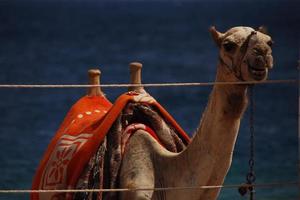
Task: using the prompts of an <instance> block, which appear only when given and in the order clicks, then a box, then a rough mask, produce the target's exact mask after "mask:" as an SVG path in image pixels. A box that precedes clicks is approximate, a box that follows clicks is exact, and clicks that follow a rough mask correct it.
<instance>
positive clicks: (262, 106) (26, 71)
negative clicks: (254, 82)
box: [0, 0, 300, 200]
mask: <svg viewBox="0 0 300 200" xmlns="http://www.w3.org/2000/svg"><path fill="white" fill-rule="evenodd" d="M299 5H300V2H299V1H290V0H286V1H284V0H274V1H273V0H272V1H271V0H263V1H250V0H243V1H217V0H214V1H205V0H203V1H202V0H199V1H167V0H165V1H150V0H149V1H106V2H105V1H97V2H96V1H71V0H70V1H57V0H56V1H42V0H40V1H25V0H24V1H3V0H1V1H0V69H1V73H0V84H85V83H86V82H87V77H86V76H87V75H86V73H87V70H88V69H89V68H90V67H95V66H100V69H101V71H102V83H103V84H106V83H127V82H128V80H129V72H128V63H129V62H131V61H141V62H142V63H143V64H144V68H143V82H144V83H159V82H205V81H213V80H214V76H215V71H216V64H217V48H216V47H215V45H214V44H213V42H212V40H211V38H210V36H209V34H208V31H207V30H208V27H209V26H210V25H216V27H217V28H218V29H219V30H220V31H225V30H226V29H228V28H230V27H233V26H237V25H245V26H252V27H258V26H260V25H266V26H267V27H268V28H269V32H270V34H271V35H272V37H273V40H274V41H275V45H274V50H273V52H274V59H275V66H274V70H273V71H272V72H271V74H270V79H296V78H297V69H296V66H297V60H298V59H299V30H300V14H299V13H300V6H299ZM210 90H211V88H210V87H178V88H151V89H150V88H149V89H148V91H149V92H150V93H151V94H152V95H153V96H154V97H155V98H156V99H157V100H158V101H159V102H161V104H162V105H164V106H165V107H166V108H167V110H169V112H170V113H172V114H173V115H174V117H175V118H176V119H177V120H178V122H179V123H180V124H181V125H182V126H183V128H184V129H185V130H186V131H187V132H189V133H192V132H193V131H194V130H195V129H196V127H197V124H198V122H199V118H200V115H201V113H202V111H203V109H204V107H205V105H206V102H207V98H208V94H209V91H210ZM125 91H126V89H105V92H106V94H107V96H108V98H109V99H110V100H111V101H114V100H115V98H116V97H117V96H118V95H119V94H121V93H122V92H125ZM85 92H86V91H85V90H84V89H0V97H1V99H0V113H1V118H0V174H1V175H0V189H28V188H30V186H31V179H32V176H33V174H34V172H35V168H36V167H37V165H38V162H39V160H40V158H41V156H42V154H43V152H44V150H45V148H46V146H47V144H48V142H49V140H50V138H51V137H52V136H53V134H54V132H55V131H56V129H57V128H58V126H59V124H60V122H61V121H62V119H63V118H64V115H65V113H66V112H67V111H68V109H69V107H70V106H71V105H72V104H73V103H74V102H75V101H76V100H77V99H78V98H80V97H81V96H82V95H84V94H85ZM297 97H298V96H297V85H290V84H281V85H280V84H277V85H265V86H257V87H256V91H255V98H256V113H255V129H256V135H257V137H256V142H257V144H256V173H257V183H266V182H273V181H291V180H292V181H295V180H297V179H298V176H297V160H298V153H297V152H298V149H297V111H298V105H297V104H298V103H297ZM247 119H248V115H247V114H246V115H245V118H244V120H243V121H242V125H241V130H240V134H239V137H238V141H237V145H236V148H235V153H234V159H233V164H232V167H231V170H230V172H229V174H228V176H227V178H226V184H239V183H243V182H244V180H245V174H246V172H247V170H248V168H247V162H248V159H249V153H248V152H249V148H248V147H249V145H248V143H249V139H248V138H249V131H248V129H249V125H248V120H247ZM297 195H298V190H297V188H284V187H282V188H274V189H258V190H257V195H256V196H257V199H260V200H262V199H263V200H267V199H272V200H277V199H281V200H282V199H284V200H288V199H290V200H292V199H296V198H297ZM27 198H28V197H27V195H0V199H27ZM219 199H222V200H229V199H237V200H238V199H245V198H242V197H240V196H239V195H238V193H237V191H236V190H233V189H224V190H223V191H222V192H221V195H220V197H219Z"/></svg>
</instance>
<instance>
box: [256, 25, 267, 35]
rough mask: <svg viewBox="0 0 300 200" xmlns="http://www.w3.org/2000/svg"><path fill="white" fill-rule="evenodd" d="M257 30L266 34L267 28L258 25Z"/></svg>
mask: <svg viewBox="0 0 300 200" xmlns="http://www.w3.org/2000/svg"><path fill="white" fill-rule="evenodd" d="M257 31H258V32H261V33H263V34H268V29H267V27H265V26H260V27H258V29H257Z"/></svg>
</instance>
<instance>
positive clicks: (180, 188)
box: [0, 182, 299, 194]
mask: <svg viewBox="0 0 300 200" xmlns="http://www.w3.org/2000/svg"><path fill="white" fill-rule="evenodd" d="M298 184H299V183H298V182H276V183H265V184H255V185H250V184H249V185H247V186H248V187H256V188H273V187H285V186H286V187H294V186H298ZM239 186H240V185H215V186H194V187H163V188H147V187H146V188H124V189H78V190H77V189H67V190H0V194H12V193H19V194H20V193H23V194H24V193H54V192H55V193H56V192H57V193H74V192H136V191H149V190H150V191H173V190H200V189H220V188H224V189H225V188H226V189H233V188H238V187H239Z"/></svg>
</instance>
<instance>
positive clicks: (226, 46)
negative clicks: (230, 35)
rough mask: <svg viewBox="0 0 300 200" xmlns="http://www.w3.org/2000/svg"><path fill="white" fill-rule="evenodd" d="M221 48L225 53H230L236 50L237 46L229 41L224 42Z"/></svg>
mask: <svg viewBox="0 0 300 200" xmlns="http://www.w3.org/2000/svg"><path fill="white" fill-rule="evenodd" d="M223 47H224V49H225V51H227V52H232V51H234V50H235V49H236V47H237V44H235V43H234V42H231V41H224V43H223Z"/></svg>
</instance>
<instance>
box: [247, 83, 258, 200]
mask: <svg viewBox="0 0 300 200" xmlns="http://www.w3.org/2000/svg"><path fill="white" fill-rule="evenodd" d="M253 92H254V85H251V86H250V87H249V99H250V107H249V115H250V116H249V124H250V159H249V163H248V164H249V172H248V174H247V183H248V184H249V185H253V184H254V183H255V179H256V177H255V172H254V166H255V141H254V111H255V105H254V94H253ZM249 190H250V200H253V199H254V193H255V190H254V187H253V186H252V187H250V188H249Z"/></svg>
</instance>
